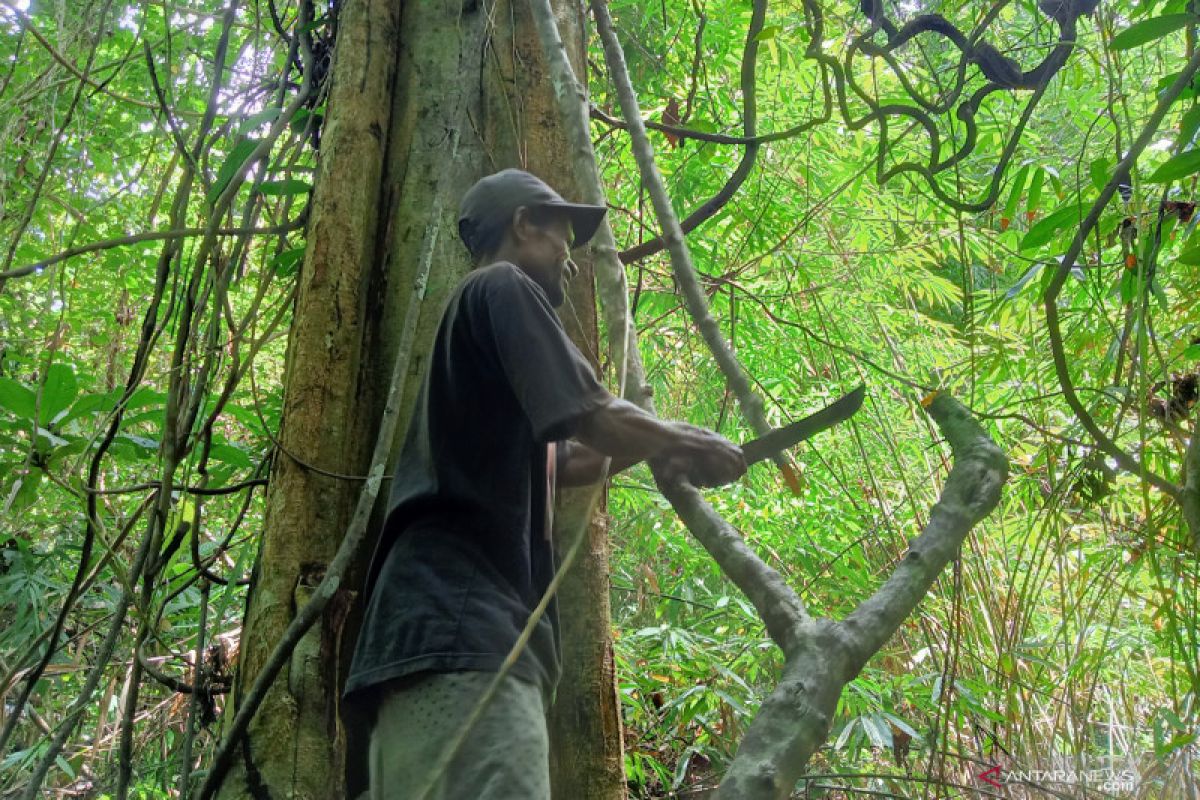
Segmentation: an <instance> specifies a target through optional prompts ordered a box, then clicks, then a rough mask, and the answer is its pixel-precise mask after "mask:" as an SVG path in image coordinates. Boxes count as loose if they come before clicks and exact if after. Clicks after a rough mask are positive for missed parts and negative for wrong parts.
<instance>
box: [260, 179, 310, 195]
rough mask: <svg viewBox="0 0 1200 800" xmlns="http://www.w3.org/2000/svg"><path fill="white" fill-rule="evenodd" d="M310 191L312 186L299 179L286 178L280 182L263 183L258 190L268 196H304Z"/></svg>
mask: <svg viewBox="0 0 1200 800" xmlns="http://www.w3.org/2000/svg"><path fill="white" fill-rule="evenodd" d="M310 189H312V185H311V184H310V183H308V182H307V181H302V180H300V179H299V178H288V179H286V180H282V181H263V182H262V183H261V184H260V185H259V187H258V190H259V191H260V192H262V193H263V194H269V195H289V194H304V193H305V192H307V191H309V190H310Z"/></svg>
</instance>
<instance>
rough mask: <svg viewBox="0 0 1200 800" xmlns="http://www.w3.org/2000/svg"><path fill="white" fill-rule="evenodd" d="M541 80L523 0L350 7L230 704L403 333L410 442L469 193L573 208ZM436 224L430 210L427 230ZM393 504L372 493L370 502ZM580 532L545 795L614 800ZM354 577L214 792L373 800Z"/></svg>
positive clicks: (575, 298)
mask: <svg viewBox="0 0 1200 800" xmlns="http://www.w3.org/2000/svg"><path fill="white" fill-rule="evenodd" d="M556 2H557V0H556ZM557 4H558V6H559V13H558V16H559V24H560V25H562V26H563V27H564V29H565V30H570V31H573V32H574V33H573V34H572V42H573V43H574V44H573V47H572V48H571V55H572V58H573V59H574V60H575V63H576V64H577V65H579V64H581V63H582V51H583V47H582V33H581V31H582V19H581V14H580V11H581V10H580V9H579V8H575V7H569V6H568V4H567V3H565V2H561V3H557ZM544 75H545V73H544V68H542V67H541V56H540V49H539V48H538V46H537V39H536V36H535V34H534V33H533V28H532V22H531V20H530V19H529V12H528V9H527V7H526V5H525V4H524V3H520V2H517V3H514V4H512V5H509V4H508V3H507V2H498V3H496V4H494V5H487V6H483V5H477V4H476V3H474V2H471V1H470V0H467V2H461V0H460V1H459V2H454V1H453V0H439V1H438V2H421V3H400V2H399V1H398V0H352V2H347V3H345V4H344V5H343V6H342V10H341V17H340V19H339V31H338V42H337V50H336V54H335V59H334V66H333V72H332V81H333V83H332V86H331V91H330V100H329V114H328V117H327V121H326V127H325V132H324V135H323V137H322V154H321V165H320V171H319V174H318V179H317V182H316V188H315V193H314V198H313V205H312V222H311V227H310V230H309V236H308V242H309V244H308V251H307V253H306V257H305V264H304V268H303V271H302V274H301V285H300V290H299V294H298V298H297V306H296V312H295V321H294V323H293V330H292V334H291V339H290V341H289V351H288V361H287V367H286V374H285V383H284V416H283V424H282V430H281V431H280V435H279V441H280V445H281V451H282V452H279V453H278V454H277V456H276V459H275V466H274V472H273V474H272V479H271V486H270V490H269V494H268V500H267V518H266V526H265V530H264V535H263V543H262V550H261V553H260V556H259V562H258V564H257V566H256V570H255V582H254V585H253V587H252V590H251V593H250V598H249V600H248V606H247V611H246V621H245V625H244V629H243V634H242V639H241V641H242V650H241V655H240V664H239V671H238V678H237V687H238V688H237V691H240V692H245V691H246V690H247V688H248V687H249V686H250V685H251V684H252V683H253V681H254V678H255V676H256V675H257V674H258V672H259V670H261V668H262V666H263V663H264V661H265V659H266V658H267V656H268V655H269V653H270V652H271V650H272V649H273V647H274V646H275V644H276V643H277V642H278V641H279V639H280V636H281V635H282V633H283V631H284V630H285V629H286V627H287V625H288V623H289V622H290V621H291V620H292V618H293V617H294V616H295V614H296V611H297V609H298V608H300V607H301V606H303V604H304V602H305V601H306V600H307V598H308V597H309V595H310V594H311V592H312V590H313V587H315V586H316V585H317V583H318V582H319V581H320V579H321V578H322V576H323V575H324V574H325V571H326V568H327V567H328V565H329V562H330V559H332V557H333V554H334V552H335V551H336V549H337V545H338V543H339V541H341V539H342V537H343V534H344V532H345V530H346V525H347V522H348V521H349V518H350V514H351V511H352V509H353V506H354V501H355V498H356V497H357V496H358V493H359V491H360V490H361V488H362V483H361V480H355V479H353V476H361V475H362V474H363V473H365V471H366V469H367V463H368V461H369V456H370V452H371V449H372V445H373V443H374V439H375V437H376V435H377V431H378V420H379V418H380V414H381V412H382V408H383V404H384V401H385V398H386V393H387V390H388V383H389V377H390V374H391V366H392V364H393V363H394V362H395V359H396V356H397V349H398V348H399V346H400V340H401V338H402V332H403V330H404V329H405V328H406V327H409V326H413V325H415V332H416V333H415V340H414V343H413V349H412V353H413V355H412V358H411V359H410V360H409V363H408V379H407V380H406V382H405V384H404V386H405V392H404V399H403V402H402V411H401V421H400V425H399V426H398V427H397V431H398V435H397V441H398V440H399V437H400V436H402V435H403V431H404V430H405V428H406V427H407V420H408V417H409V416H410V414H411V408H412V404H413V401H414V399H415V394H416V391H417V389H418V387H419V385H420V379H421V377H422V375H423V372H424V365H425V357H424V354H425V353H427V352H428V349H429V346H430V344H431V342H432V338H433V335H434V332H435V331H436V326H437V323H438V321H439V319H440V316H441V310H442V308H443V305H444V301H445V298H446V296H447V295H448V293H449V292H450V291H451V290H452V289H453V287H454V286H455V285H456V284H457V283H458V281H459V280H460V279H461V278H462V277H463V276H464V275H465V274H466V272H467V270H468V269H469V264H468V261H467V255H466V251H465V249H464V248H463V247H462V245H461V243H460V242H459V241H458V237H457V224H456V221H457V212H458V204H459V199H460V198H461V196H462V194H463V193H464V192H465V191H466V189H467V188H468V187H469V186H470V185H471V184H472V183H473V182H474V181H475V180H477V179H478V178H479V177H482V176H483V175H485V174H487V173H490V172H493V171H495V170H497V169H501V168H504V167H508V166H519V167H523V168H525V169H529V170H530V171H532V172H534V173H536V174H538V175H539V176H541V177H542V178H543V179H545V180H546V181H547V182H549V183H550V184H552V185H553V186H555V187H556V188H557V189H558V190H559V191H560V192H562V193H563V194H564V195H567V196H573V195H575V194H576V187H575V185H574V179H573V177H572V171H571V168H570V165H569V163H568V162H567V160H566V157H565V155H564V153H565V147H564V146H563V141H562V135H561V132H560V126H559V124H558V121H557V112H556V111H555V106H554V101H553V97H552V95H551V94H550V88H549V86H548V84H547V82H546V80H545V77H544ZM451 152H453V156H451ZM431 209H441V211H440V214H438V215H437V216H438V218H437V219H433V218H431V217H432V216H433V214H432V212H431ZM434 228H436V229H437V231H438V233H439V234H440V235H439V236H438V237H437V243H436V246H435V247H434V250H433V260H432V269H431V271H430V273H429V275H428V280H427V281H426V280H424V279H423V278H421V279H418V276H417V274H416V270H417V265H418V263H419V261H420V259H419V257H418V256H419V253H420V251H421V248H422V246H423V245H424V243H425V242H426V240H427V237H428V236H429V235H430V232H431V230H433V229H434ZM581 267H582V268H583V269H582V273H581V275H580V277H579V278H578V279H577V280H576V282H575V286H574V287H573V289H572V294H571V305H570V306H567V307H566V308H565V313H564V314H563V316H564V321H565V322H566V324H567V327H568V331H569V332H570V333H571V334H572V336H573V338H574V339H575V340H576V342H577V343H578V344H579V345H580V347H581V349H582V350H583V352H584V353H595V351H596V347H597V343H596V323H595V314H594V307H595V298H594V290H593V288H592V274H591V270H590V265H588V264H584V263H581ZM414 293H417V295H418V297H419V298H420V299H421V301H420V303H419V306H417V307H418V308H419V311H418V313H417V317H418V318H417V319H416V320H412V319H408V315H407V314H406V312H405V309H407V308H408V307H409V303H410V300H411V298H412V297H413V295H414ZM403 357H404V355H403V354H401V358H403ZM395 444H396V442H393V452H394V449H395V447H394V446H395ZM289 454H290V455H289ZM328 473H333V474H334V475H331V474H328ZM335 475H336V476H340V477H335ZM387 492H388V487H386V486H385V487H384V490H383V492H381V497H382V500H381V502H380V504H379V506H380V507H382V505H383V504H384V502H385V501H386V496H387ZM578 506H579V503H578V502H576V503H574V504H572V503H571V502H570V501H567V502H566V503H564V505H563V507H562V509H561V511H562V513H561V514H560V515H559V518H560V519H563V520H569V519H570V518H571V517H572V510H573V509H574V512H575V515H576V516H577V515H578V513H579V508H578ZM380 510H381V508H380V509H377V515H378V513H379V511H380ZM575 530H578V527H576V528H575ZM588 536H589V545H590V546H588V547H586V548H585V557H584V558H583V559H581V563H580V564H579V565H577V566H576V568H575V569H574V570H573V574H572V577H571V579H570V580H569V581H568V586H566V587H564V590H563V595H562V597H561V598H560V611H561V618H562V620H563V622H564V642H563V650H564V659H565V661H566V662H567V669H568V674H567V676H566V677H564V680H563V683H562V685H561V686H560V688H559V692H558V700H559V703H558V708H560V709H565V711H563V712H562V713H557V712H556V715H555V717H554V720H555V721H554V723H553V726H552V733H551V735H552V738H553V739H554V755H553V761H554V763H555V765H563V766H556V769H555V770H554V775H555V778H554V787H555V794H556V796H562V797H570V798H576V797H579V798H591V797H602V798H609V797H619V796H621V795H622V794H623V790H624V782H623V775H622V773H621V766H622V764H621V761H622V760H621V756H620V729H619V715H618V706H617V695H616V687H615V679H614V673H613V668H612V657H611V643H610V641H609V636H610V624H609V618H608V591H607V589H608V584H607V580H608V572H607V544H606V539H605V529H604V528H603V527H601V526H599V525H598V523H595V522H594V523H593V524H592V525H591V526H589V529H588ZM367 549H368V551H369V550H370V549H371V548H367ZM365 567H366V564H365V563H362V564H359V565H357V569H355V570H352V572H351V575H350V576H349V579H348V580H347V582H346V584H345V588H343V589H339V592H338V595H337V596H336V597H335V599H334V601H333V602H332V603H330V607H329V609H328V610H327V611H326V613H325V614H324V615H323V616H322V618H321V620H320V621H319V622H318V623H317V624H316V625H315V626H314V627H313V628H312V629H311V630H310V631H309V632H308V633H307V634H306V635H305V636H304V637H303V638H302V639H301V641H300V643H299V645H298V646H297V647H296V649H295V651H294V652H293V654H292V656H291V659H290V662H289V666H288V667H286V668H285V669H284V672H283V674H281V675H280V676H279V678H278V679H277V680H276V681H275V683H274V685H273V687H272V690H271V693H270V694H269V695H268V697H267V700H266V701H265V703H264V705H263V707H262V708H261V710H260V711H259V712H258V714H257V716H256V717H255V719H254V721H253V723H252V724H251V726H250V728H249V730H248V735H247V736H246V738H245V740H244V743H243V744H242V745H241V755H240V757H239V758H238V763H237V765H236V766H235V768H234V770H233V771H232V772H231V773H230V775H229V777H228V778H227V779H226V780H225V782H224V784H223V785H222V791H221V797H228V798H234V797H237V798H244V797H254V798H265V797H272V798H284V797H294V798H306V797H307V798H319V799H320V800H326V799H329V800H336V799H337V798H343V797H353V796H355V795H356V794H357V792H359V791H361V789H362V788H365V776H364V775H363V765H362V764H361V763H359V762H358V761H356V760H355V755H354V754H356V753H359V752H360V751H362V750H363V749H365V747H364V745H365V742H366V735H367V730H366V728H365V725H364V722H365V721H364V720H362V719H359V718H357V717H355V716H353V715H350V714H348V715H346V716H344V717H343V716H342V714H341V713H340V711H341V709H340V708H339V705H340V704H339V701H338V698H339V694H340V689H341V686H342V684H343V683H344V679H345V669H346V667H347V665H348V660H349V655H350V653H351V651H352V649H353V639H354V634H355V632H356V630H357V622H358V620H357V613H358V609H359V608H360V606H359V604H357V602H356V600H357V596H356V591H355V590H356V589H358V588H359V585H360V584H361V580H362V577H363V573H364V572H365ZM236 699H237V698H236V697H235V704H236ZM348 742H349V747H347V744H348ZM348 754H350V755H349V756H348ZM348 761H349V762H350V763H347V762H348ZM347 774H348V775H347ZM347 781H348V782H347Z"/></svg>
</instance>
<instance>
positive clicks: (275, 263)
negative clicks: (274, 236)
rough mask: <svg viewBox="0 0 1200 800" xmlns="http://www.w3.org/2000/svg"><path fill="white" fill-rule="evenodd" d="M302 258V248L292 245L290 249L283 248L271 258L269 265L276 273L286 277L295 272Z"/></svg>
mask: <svg viewBox="0 0 1200 800" xmlns="http://www.w3.org/2000/svg"><path fill="white" fill-rule="evenodd" d="M303 260H304V248H303V247H294V248H292V249H291V250H284V251H283V252H282V253H280V254H279V255H277V256H275V258H273V259H271V267H272V268H273V269H274V270H275V274H276V275H278V276H279V277H281V278H286V277H288V276H289V275H294V274H296V270H297V269H299V267H300V262H301V261H303Z"/></svg>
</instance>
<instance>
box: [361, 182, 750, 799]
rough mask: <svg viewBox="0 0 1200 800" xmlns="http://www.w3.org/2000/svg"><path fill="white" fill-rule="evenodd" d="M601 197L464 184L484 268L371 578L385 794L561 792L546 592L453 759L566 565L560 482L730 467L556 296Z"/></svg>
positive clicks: (381, 792)
mask: <svg viewBox="0 0 1200 800" xmlns="http://www.w3.org/2000/svg"><path fill="white" fill-rule="evenodd" d="M605 210H606V209H605V208H604V207H602V206H590V205H580V204H575V203H568V202H567V201H565V200H564V199H563V198H562V197H561V196H560V195H559V194H558V193H556V192H555V191H554V190H553V189H551V188H550V187H549V186H547V185H546V184H545V183H543V182H542V181H541V180H539V179H538V178H536V177H534V176H533V175H530V174H529V173H527V172H523V171H520V170H515V169H508V170H504V171H502V172H498V173H496V174H494V175H490V176H488V177H486V178H483V179H482V180H480V181H479V182H478V183H476V184H475V185H474V186H473V187H472V188H471V189H470V190H469V191H468V192H467V193H466V195H465V196H464V197H463V201H462V208H461V214H460V217H459V234H460V235H461V237H462V240H463V242H464V244H465V245H466V247H467V249H468V251H470V254H471V256H472V258H473V259H474V260H475V269H474V270H473V271H472V272H471V273H470V274H469V275H468V276H467V277H466V278H465V279H464V280H463V281H462V283H461V284H460V285H459V286H458V288H457V289H456V290H455V291H454V293H453V295H452V296H451V298H450V301H449V305H448V307H447V309H446V311H445V314H444V316H443V318H442V321H441V326H440V327H439V329H438V333H437V338H436V340H435V342H434V345H433V349H432V352H431V354H430V359H429V364H428V373H427V375H426V378H425V382H424V384H423V386H422V389H421V394H420V397H419V399H418V401H417V405H416V408H415V410H414V412H413V418H412V423H411V425H410V427H409V430H408V435H407V438H406V439H405V442H404V446H403V449H402V451H401V454H400V460H399V463H398V464H397V467H396V474H395V478H394V480H393V484H392V494H391V504H390V507H389V512H388V515H387V519H386V522H385V527H384V531H383V536H382V538H381V542H380V545H379V548H378V550H377V551H376V554H375V558H374V561H373V564H372V568H371V579H370V580H369V581H368V587H369V590H370V600H369V604H368V607H367V611H366V616H365V618H364V621H363V625H362V630H361V633H360V636H359V640H358V645H357V649H356V651H355V655H354V662H353V666H352V668H351V672H350V677H349V680H348V682H347V686H346V694H347V696H348V697H350V698H354V699H356V700H359V701H362V700H366V703H364V704H367V703H369V705H370V706H371V707H372V708H373V710H374V718H375V720H374V724H373V727H372V731H371V741H370V755H369V763H370V776H371V777H370V780H371V797H372V798H373V800H385V799H386V800H408V799H409V798H413V797H415V796H416V795H417V793H418V791H419V789H420V788H421V787H423V786H424V785H426V782H430V781H432V784H431V785H432V790H431V791H430V792H429V794H428V795H427V796H428V797H430V798H450V799H452V800H457V799H458V798H462V799H463V800H466V799H468V798H470V800H490V799H491V798H514V799H515V798H519V799H520V800H542V799H548V798H549V796H550V790H549V768H548V742H547V734H546V721H545V713H546V708H547V706H548V705H549V702H550V700H551V698H552V697H553V693H554V688H555V686H556V684H557V681H558V677H559V673H560V661H561V651H560V645H559V640H558V613H557V608H556V606H555V605H554V604H553V601H552V602H551V605H550V606H549V608H548V610H547V613H545V614H544V615H543V617H542V618H541V619H540V620H538V622H537V624H536V627H535V629H534V631H533V636H532V638H531V639H530V641H529V644H528V646H527V647H525V648H524V650H523V651H522V652H521V654H520V658H519V660H518V661H517V662H516V664H515V666H514V668H513V669H512V671H511V673H510V674H509V675H508V676H506V678H505V679H504V681H503V682H502V683H501V685H500V687H499V691H498V693H497V695H496V696H495V697H494V698H493V700H492V702H491V703H490V705H489V706H488V708H487V711H486V713H485V714H484V716H483V717H482V718H481V719H480V720H479V722H478V724H476V725H475V726H474V727H473V728H472V729H471V730H470V731H469V732H468V733H467V736H466V738H465V739H464V741H463V742H462V745H461V747H460V748H459V750H458V753H457V755H456V756H455V758H454V760H453V761H452V762H451V765H450V767H449V768H448V769H447V770H445V771H444V772H443V773H442V774H440V775H432V774H431V772H430V770H431V768H432V767H434V765H435V764H436V763H437V762H438V760H439V758H440V756H441V753H442V752H443V750H444V748H445V747H446V746H447V745H448V744H449V743H451V742H452V741H454V740H455V739H456V737H457V736H458V735H459V733H460V731H461V730H462V728H463V723H464V722H465V720H466V718H467V716H468V715H469V714H470V713H471V711H472V709H473V708H474V706H475V704H476V702H477V701H478V699H479V697H480V696H481V695H482V693H483V692H484V690H485V688H486V687H487V686H488V684H489V683H490V682H491V680H492V679H493V678H494V677H495V674H496V672H497V670H498V669H499V667H500V665H501V663H502V662H503V660H504V658H505V656H506V655H507V654H508V652H509V650H510V649H511V648H512V646H513V645H514V643H515V642H516V641H517V638H518V636H519V635H520V632H521V631H522V629H523V628H524V627H525V625H526V623H527V622H528V621H529V618H530V615H531V612H532V611H533V609H534V607H535V606H536V605H537V604H538V602H539V601H540V599H541V597H542V595H543V594H544V593H545V591H546V589H547V587H548V586H549V584H550V580H551V577H552V576H553V574H554V571H555V567H556V564H555V558H554V551H553V547H552V543H551V537H550V532H551V510H552V507H553V500H554V487H555V484H556V481H557V482H558V483H561V484H563V485H585V484H588V483H593V482H596V481H599V480H601V479H603V477H604V466H605V461H606V457H607V458H610V459H611V462H610V466H609V469H608V471H609V472H610V473H611V472H616V471H619V470H621V469H624V468H625V467H628V466H630V465H631V464H635V463H637V462H639V461H643V460H647V459H651V460H653V459H660V460H662V461H663V463H669V464H670V465H671V467H672V468H673V469H676V470H680V471H682V472H683V473H685V474H686V475H687V476H688V478H689V479H690V480H691V481H692V482H693V483H695V484H697V485H709V486H712V485H719V484H723V483H727V482H730V481H734V480H736V479H738V478H739V477H741V475H742V474H743V473H744V472H745V470H746V465H745V461H744V460H743V458H742V453H741V450H740V449H739V448H738V447H737V446H736V445H734V444H732V443H730V442H729V441H727V440H726V439H724V438H723V437H721V436H719V435H718V434H716V433H713V432H712V431H708V430H705V429H703V428H698V427H695V426H692V425H687V424H684V423H673V422H664V421H662V420H659V419H657V418H655V417H653V416H651V415H649V414H646V413H645V412H643V411H642V410H640V409H639V408H637V407H636V406H634V405H632V404H630V403H628V402H625V401H624V400H620V399H617V398H615V397H613V396H612V395H611V394H610V393H609V392H608V391H606V390H605V388H604V387H603V386H601V385H600V383H599V382H598V381H597V380H596V377H595V375H594V374H593V371H592V368H591V367H590V365H589V364H588V363H587V361H586V360H585V359H584V358H583V356H582V355H581V354H580V353H579V351H578V350H577V349H576V348H575V346H574V345H573V344H572V343H571V341H570V340H569V339H568V338H567V335H566V332H565V331H564V330H563V327H562V324H561V323H560V322H559V320H558V317H557V316H556V315H555V313H554V308H555V307H556V306H558V305H559V304H561V303H562V302H563V300H564V298H565V296H566V287H567V283H568V282H569V281H570V280H571V278H573V277H574V275H575V273H576V267H575V265H574V263H573V262H572V261H571V259H570V257H569V256H570V250H571V249H572V248H574V247H579V246H581V245H583V244H585V243H587V241H588V240H589V239H590V238H591V237H592V234H593V233H594V232H595V231H596V228H597V227H598V226H599V224H600V221H601V218H602V217H603V215H604V212H605Z"/></svg>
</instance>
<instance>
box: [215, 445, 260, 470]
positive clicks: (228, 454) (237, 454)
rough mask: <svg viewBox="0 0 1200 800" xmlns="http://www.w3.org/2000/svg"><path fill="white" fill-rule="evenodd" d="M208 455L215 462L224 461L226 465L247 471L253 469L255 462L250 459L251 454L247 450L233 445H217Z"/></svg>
mask: <svg viewBox="0 0 1200 800" xmlns="http://www.w3.org/2000/svg"><path fill="white" fill-rule="evenodd" d="M208 455H209V457H210V458H212V459H213V460H215V461H223V462H224V463H226V464H233V465H234V466H237V467H243V468H245V469H253V468H254V462H253V461H252V460H251V459H250V456H249V454H247V453H246V451H245V450H243V449H242V448H240V447H238V446H237V445H232V444H216V445H213V447H212V449H211V450H209V451H208Z"/></svg>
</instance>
